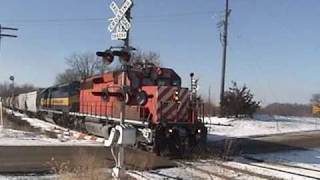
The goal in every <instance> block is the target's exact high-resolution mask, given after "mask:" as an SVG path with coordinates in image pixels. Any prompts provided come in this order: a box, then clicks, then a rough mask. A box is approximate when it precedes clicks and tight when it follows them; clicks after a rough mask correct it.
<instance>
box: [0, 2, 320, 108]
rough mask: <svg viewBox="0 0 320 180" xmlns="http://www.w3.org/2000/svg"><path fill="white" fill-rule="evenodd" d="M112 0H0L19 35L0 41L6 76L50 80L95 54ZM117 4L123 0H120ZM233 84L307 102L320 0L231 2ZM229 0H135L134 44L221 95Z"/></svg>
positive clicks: (315, 87)
mask: <svg viewBox="0 0 320 180" xmlns="http://www.w3.org/2000/svg"><path fill="white" fill-rule="evenodd" d="M110 2H111V1H110V0H90V1H89V0H54V1H53V0H28V1H25V0H1V6H0V23H1V24H2V25H3V26H14V27H18V28H19V31H18V32H17V34H18V35H19V38H18V39H8V38H4V39H2V43H1V49H0V81H6V80H7V79H8V77H9V75H10V74H14V75H15V76H16V81H17V83H33V84H35V85H37V86H48V85H51V84H52V83H53V82H54V79H55V76H56V74H57V73H59V72H62V71H63V70H64V69H65V68H66V65H65V59H64V58H65V57H68V56H69V55H71V54H72V53H75V52H95V51H97V50H102V49H105V48H107V47H109V46H110V45H117V44H119V42H117V41H111V40H110V33H109V32H108V31H107V26H108V22H107V21H104V20H103V18H106V19H107V18H110V17H112V13H111V10H110V9H109V8H108V6H109V3H110ZM116 2H118V4H120V2H122V1H121V0H116ZM230 8H231V9H232V13H231V17H230V41H229V47H228V62H227V77H226V80H227V86H229V85H230V84H231V83H230V82H231V81H232V80H234V81H237V82H239V83H240V84H243V83H246V84H247V85H248V86H249V87H250V88H251V89H252V91H253V92H254V93H255V94H256V95H257V96H256V98H257V99H258V100H261V101H262V102H263V104H267V103H272V102H291V103H293V102H297V103H308V102H309V99H310V96H311V94H312V93H316V92H320V76H319V74H320V73H319V70H320V59H319V57H320V38H319V37H320V24H319V23H317V22H318V21H319V20H318V18H319V17H320V1H317V0H308V1H304V0H295V1H292V0H241V1H239V0H230ZM223 10H224V0H199V1H194V0H170V1H169V0H162V1H156V0H135V6H134V10H133V17H134V19H133V28H132V33H131V35H132V41H131V42H132V45H133V46H135V47H138V48H141V49H143V50H152V51H155V52H157V53H159V54H160V55H161V60H162V64H163V65H165V66H169V67H172V68H174V69H175V70H176V71H177V72H178V73H179V74H180V75H181V76H182V78H183V79H184V81H185V83H184V84H185V85H188V82H189V73H190V72H195V74H196V76H198V77H199V78H200V91H201V92H202V94H204V95H205V96H206V95H207V94H208V89H209V87H211V90H212V94H213V99H214V101H218V97H219V88H220V85H219V84H220V73H221V54H222V53H221V52H222V51H221V50H222V49H221V44H220V41H219V31H218V29H217V26H216V24H217V22H218V21H220V20H221V18H222V15H223V13H222V12H223Z"/></svg>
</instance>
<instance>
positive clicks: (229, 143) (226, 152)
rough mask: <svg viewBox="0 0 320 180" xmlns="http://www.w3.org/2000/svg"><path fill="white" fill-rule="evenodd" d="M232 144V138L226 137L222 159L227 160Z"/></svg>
mask: <svg viewBox="0 0 320 180" xmlns="http://www.w3.org/2000/svg"><path fill="white" fill-rule="evenodd" d="M232 145H233V140H232V139H226V140H225V144H224V150H223V153H222V159H223V160H229V159H230V155H231V153H232Z"/></svg>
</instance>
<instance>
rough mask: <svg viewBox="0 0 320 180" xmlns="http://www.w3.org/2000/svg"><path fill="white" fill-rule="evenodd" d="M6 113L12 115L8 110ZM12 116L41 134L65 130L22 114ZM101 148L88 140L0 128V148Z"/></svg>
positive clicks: (15, 113) (16, 113)
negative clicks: (75, 146)
mask: <svg viewBox="0 0 320 180" xmlns="http://www.w3.org/2000/svg"><path fill="white" fill-rule="evenodd" d="M8 111H9V112H8V113H12V112H11V111H10V110H8ZM13 113H14V116H16V117H20V118H21V120H22V121H27V122H28V123H29V124H30V125H31V126H32V127H35V128H39V129H41V131H42V132H45V131H51V132H53V131H54V130H56V129H61V130H65V128H62V127H60V126H57V125H54V124H51V123H48V122H45V121H42V120H39V119H36V118H29V117H27V116H26V115H24V114H21V113H18V112H13ZM17 145H19V146H34V145H37V146H38V145H41V146H53V145H54V146H64V145H66V146H73V145H78V146H79V145H80V146H81V145H85V146H101V145H102V144H101V143H98V142H94V141H90V140H77V139H73V138H71V137H65V136H64V137H59V136H58V138H50V137H48V136H47V135H46V134H45V133H37V132H25V131H19V130H13V129H5V128H0V146H17Z"/></svg>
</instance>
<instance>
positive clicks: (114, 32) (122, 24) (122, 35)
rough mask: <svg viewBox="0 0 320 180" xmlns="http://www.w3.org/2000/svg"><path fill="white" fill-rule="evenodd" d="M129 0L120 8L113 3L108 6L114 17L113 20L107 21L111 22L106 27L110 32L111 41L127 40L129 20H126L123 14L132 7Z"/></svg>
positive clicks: (129, 26)
mask: <svg viewBox="0 0 320 180" xmlns="http://www.w3.org/2000/svg"><path fill="white" fill-rule="evenodd" d="M132 4H133V3H132V1H131V0H126V1H125V2H124V3H123V4H122V6H121V8H119V7H118V5H117V4H116V3H115V2H112V3H111V4H110V9H111V10H112V12H113V14H114V15H115V16H114V17H113V18H111V19H109V20H110V21H111V22H110V24H109V26H108V30H109V31H110V32H111V39H112V40H124V39H127V34H128V33H127V32H128V31H129V29H130V28H131V24H130V22H129V20H128V19H127V18H126V16H125V14H126V12H127V11H128V10H129V9H130V7H131V6H132Z"/></svg>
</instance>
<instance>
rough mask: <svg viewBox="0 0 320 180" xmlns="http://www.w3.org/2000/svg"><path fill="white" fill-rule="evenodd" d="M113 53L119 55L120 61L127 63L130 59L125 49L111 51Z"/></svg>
mask: <svg viewBox="0 0 320 180" xmlns="http://www.w3.org/2000/svg"><path fill="white" fill-rule="evenodd" d="M113 55H114V56H119V58H120V61H121V62H122V63H127V62H129V61H130V59H131V54H130V52H128V51H125V50H121V51H113Z"/></svg>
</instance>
